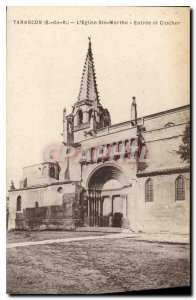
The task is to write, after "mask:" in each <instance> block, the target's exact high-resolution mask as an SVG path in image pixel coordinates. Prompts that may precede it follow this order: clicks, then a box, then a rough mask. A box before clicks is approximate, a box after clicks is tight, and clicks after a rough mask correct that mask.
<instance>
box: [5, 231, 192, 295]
mask: <svg viewBox="0 0 196 300" xmlns="http://www.w3.org/2000/svg"><path fill="white" fill-rule="evenodd" d="M25 234H27V233H21V234H20V233H18V234H17V235H16V236H17V237H18V238H17V239H15V240H13V239H14V238H16V236H15V237H14V234H13V233H12V234H11V235H10V236H9V235H8V240H9V243H10V242H16V241H17V242H18V241H19V236H20V238H21V241H22V240H28V238H29V237H27V238H25V237H24V235H25ZM31 234H32V233H29V235H30V236H31ZM33 234H36V235H37V236H39V239H41V237H40V236H41V235H43V236H42V238H43V237H45V238H44V239H46V236H45V234H46V235H48V233H40V234H39V233H33ZM51 234H52V233H51ZM54 234H55V232H54ZM61 234H64V236H63V238H66V237H70V236H69V234H71V236H72V237H75V236H77V237H78V236H79V234H80V236H84V234H85V235H88V234H89V233H79V232H76V233H75V232H72V233H60V234H59V236H56V235H55V237H54V236H53V238H60V236H61ZM67 234H68V236H67ZM91 234H92V233H91ZM47 239H48V236H47ZM30 240H31V239H30ZM189 269H190V266H189V246H188V245H187V244H184V245H183V244H167V243H157V242H153V243H152V242H146V241H138V240H133V239H132V238H127V237H125V238H121V239H116V238H110V239H109V238H106V239H97V240H83V241H74V242H66V243H57V244H45V245H33V246H27V247H16V248H11V249H7V293H10V294H45V293H47V294H100V293H114V292H125V291H126V292H127V291H132V290H141V289H142V290H145V289H158V288H168V287H178V286H189V284H190V279H189Z"/></svg>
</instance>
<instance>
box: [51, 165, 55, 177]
mask: <svg viewBox="0 0 196 300" xmlns="http://www.w3.org/2000/svg"><path fill="white" fill-rule="evenodd" d="M50 177H51V178H55V168H54V167H50Z"/></svg>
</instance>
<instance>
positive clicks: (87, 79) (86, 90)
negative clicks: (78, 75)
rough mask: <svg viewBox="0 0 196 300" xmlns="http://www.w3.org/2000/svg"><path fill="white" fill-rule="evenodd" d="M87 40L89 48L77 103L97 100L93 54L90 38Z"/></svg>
mask: <svg viewBox="0 0 196 300" xmlns="http://www.w3.org/2000/svg"><path fill="white" fill-rule="evenodd" d="M88 39H89V46H88V51H87V55H86V60H85V64H84V69H83V73H82V79H81V85H80V91H79V96H78V102H80V101H83V100H90V101H93V102H94V101H97V100H98V92H97V84H96V76H95V69H94V62H93V54H92V49H91V38H90V37H89V38H88Z"/></svg>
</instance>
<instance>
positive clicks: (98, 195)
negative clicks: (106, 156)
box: [86, 164, 128, 227]
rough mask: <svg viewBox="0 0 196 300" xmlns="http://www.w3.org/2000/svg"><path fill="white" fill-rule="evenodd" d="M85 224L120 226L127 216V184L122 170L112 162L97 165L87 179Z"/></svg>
mask: <svg viewBox="0 0 196 300" xmlns="http://www.w3.org/2000/svg"><path fill="white" fill-rule="evenodd" d="M87 186H88V189H87V198H86V199H87V205H86V207H87V224H88V225H89V226H101V227H122V223H123V218H126V217H127V197H126V194H125V189H126V187H127V186H128V182H127V178H126V176H125V175H124V173H123V171H122V170H121V169H120V168H119V167H117V166H114V165H112V164H104V165H102V166H100V167H98V168H97V169H96V170H95V171H94V172H93V173H92V174H91V175H90V178H89V181H88V185H87Z"/></svg>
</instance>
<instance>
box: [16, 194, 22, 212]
mask: <svg viewBox="0 0 196 300" xmlns="http://www.w3.org/2000/svg"><path fill="white" fill-rule="evenodd" d="M21 210H22V198H21V196H18V197H17V201H16V211H21Z"/></svg>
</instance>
